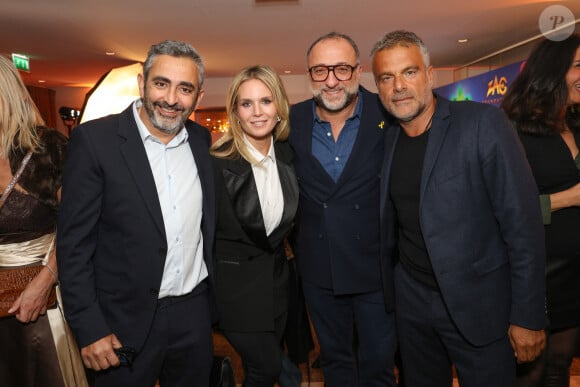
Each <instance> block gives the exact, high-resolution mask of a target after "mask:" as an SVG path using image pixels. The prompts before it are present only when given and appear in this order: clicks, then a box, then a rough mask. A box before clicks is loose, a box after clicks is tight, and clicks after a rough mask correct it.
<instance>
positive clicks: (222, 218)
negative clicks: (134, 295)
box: [213, 142, 298, 331]
mask: <svg viewBox="0 0 580 387" xmlns="http://www.w3.org/2000/svg"><path fill="white" fill-rule="evenodd" d="M274 149H275V152H276V165H277V167H278V173H279V175H280V183H281V186H282V192H283V196H284V212H283V215H282V220H281V222H280V225H279V226H278V227H277V228H276V229H275V230H274V231H273V232H272V233H271V234H270V236H269V237H268V236H266V229H265V226H264V220H263V218H262V210H261V208H260V201H259V199H258V190H257V187H256V183H255V180H254V174H253V173H252V167H251V165H250V163H248V162H247V161H246V160H244V159H243V158H241V157H240V158H236V159H222V158H216V157H214V158H213V162H214V172H215V181H216V197H217V199H216V204H217V224H216V239H215V260H216V264H215V268H216V299H217V306H218V313H219V321H220V322H219V324H220V328H222V329H226V330H236V331H266V330H268V331H273V330H274V317H275V314H276V311H277V310H279V309H280V308H284V305H286V297H287V281H288V267H287V266H288V265H287V260H286V256H285V254H284V239H285V237H286V236H287V234H288V233H289V232H290V230H291V228H292V226H293V224H294V215H295V213H296V207H297V206H298V183H297V181H296V176H295V174H294V168H293V166H292V151H291V150H290V147H289V146H288V144H287V143H280V142H276V143H274ZM275 268H276V270H278V275H277V276H276V281H277V282H276V281H275V279H274V277H275V276H274V270H275ZM275 287H276V289H277V290H276V291H274V289H275ZM284 309H285V308H284Z"/></svg>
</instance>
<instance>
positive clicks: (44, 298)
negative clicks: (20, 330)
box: [8, 267, 56, 323]
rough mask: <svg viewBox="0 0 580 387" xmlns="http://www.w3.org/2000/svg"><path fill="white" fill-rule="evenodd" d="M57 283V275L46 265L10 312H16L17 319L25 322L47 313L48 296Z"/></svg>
mask: <svg viewBox="0 0 580 387" xmlns="http://www.w3.org/2000/svg"><path fill="white" fill-rule="evenodd" d="M55 283H56V279H55V276H54V275H53V274H52V272H51V271H50V270H49V269H48V268H46V267H44V268H43V269H42V270H41V271H40V272H39V273H38V275H37V276H36V277H34V278H33V279H32V281H30V283H29V284H28V286H27V287H26V288H25V289H24V291H23V292H22V293H20V296H18V298H17V299H16V301H14V303H13V304H12V306H11V307H10V309H9V310H8V313H14V314H15V316H16V319H17V320H18V321H20V322H23V323H28V322H32V321H36V319H37V318H38V316H39V315H41V314H45V313H46V309H47V305H46V304H47V302H48V296H49V295H50V292H51V290H52V287H53V286H54V284H55Z"/></svg>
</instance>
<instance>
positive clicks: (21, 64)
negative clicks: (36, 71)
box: [12, 54, 30, 73]
mask: <svg viewBox="0 0 580 387" xmlns="http://www.w3.org/2000/svg"><path fill="white" fill-rule="evenodd" d="M12 63H14V66H15V67H16V68H17V69H18V70H22V71H26V72H27V73H29V72H30V58H29V57H27V56H26V55H22V54H12Z"/></svg>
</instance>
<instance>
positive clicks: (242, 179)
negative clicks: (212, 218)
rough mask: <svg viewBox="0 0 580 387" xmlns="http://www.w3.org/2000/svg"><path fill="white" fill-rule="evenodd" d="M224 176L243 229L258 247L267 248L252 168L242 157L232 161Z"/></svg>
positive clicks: (223, 172) (223, 171) (224, 171)
mask: <svg viewBox="0 0 580 387" xmlns="http://www.w3.org/2000/svg"><path fill="white" fill-rule="evenodd" d="M222 174H223V178H224V183H225V186H226V190H227V191H228V195H229V197H230V200H231V202H232V206H233V209H234V213H235V214H236V215H237V216H238V218H239V219H240V224H241V227H242V229H243V230H244V232H245V233H246V235H248V237H249V238H250V239H251V240H252V241H253V242H254V243H256V244H257V245H258V246H267V245H268V240H267V238H266V228H265V226H264V219H263V217H262V208H261V207H260V200H259V197H258V188H257V187H256V182H255V180H254V175H253V173H252V166H251V165H250V163H248V162H247V161H246V160H244V159H243V158H241V157H240V158H237V159H235V160H231V161H230V162H229V163H228V168H224V169H223V170H222Z"/></svg>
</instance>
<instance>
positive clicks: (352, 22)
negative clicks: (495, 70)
mask: <svg viewBox="0 0 580 387" xmlns="http://www.w3.org/2000/svg"><path fill="white" fill-rule="evenodd" d="M554 4H560V5H564V6H565V7H567V8H568V9H569V10H570V11H572V13H573V15H574V16H575V18H576V19H579V18H580V0H562V1H554V0H553V1H538V0H482V1H478V0H442V1H436V0H405V1H396V0H270V1H268V2H267V3H262V1H260V0H161V1H159V0H157V1H154V0H139V1H137V0H1V4H0V37H1V38H0V54H2V55H6V56H9V55H10V53H12V52H18V53H23V54H27V55H29V56H30V58H31V60H30V67H31V71H30V73H29V74H23V78H24V79H25V82H26V83H28V84H37V82H38V80H41V79H42V80H45V81H46V83H44V84H41V85H44V86H45V87H63V86H92V85H93V84H94V83H96V82H97V81H98V79H99V78H100V77H101V76H102V75H103V74H104V73H106V72H107V71H108V70H110V69H111V68H114V67H119V66H123V65H126V64H130V63H133V62H135V61H143V60H144V58H145V55H146V52H147V50H148V48H149V46H150V45H151V44H153V43H157V42H159V41H161V40H164V39H175V40H185V41H188V42H190V43H191V44H192V45H193V46H195V47H196V48H197V49H198V51H199V52H200V53H201V55H202V57H203V58H204V61H205V65H206V69H207V74H208V76H210V77H222V76H231V75H233V74H234V73H236V72H237V71H238V70H239V69H241V68H242V67H245V66H248V65H252V64H257V63H266V64H270V65H272V66H273V67H274V68H275V69H276V70H277V71H278V72H280V73H284V72H285V71H291V72H292V73H293V74H300V73H304V71H305V67H306V64H305V52H306V49H307V47H308V46H309V45H310V43H311V42H312V41H313V40H314V39H315V38H317V37H318V36H320V35H322V34H324V33H327V32H329V31H339V32H343V33H346V34H349V35H350V36H352V37H353V38H354V40H355V41H356V42H357V43H358V45H359V48H360V50H361V60H362V65H363V70H365V71H368V70H369V60H368V54H369V51H370V49H371V47H372V45H373V44H374V42H375V41H376V40H377V39H378V38H379V37H380V36H381V35H382V34H383V33H385V32H387V31H390V30H394V29H401V28H403V29H408V30H412V31H414V32H416V33H417V34H419V35H420V36H421V37H422V38H423V40H424V41H425V43H426V44H427V46H428V47H429V48H430V50H431V58H432V64H433V65H435V66H436V67H438V68H455V67H457V66H460V65H464V64H466V63H469V62H472V61H474V60H476V59H478V58H481V57H484V56H486V55H488V54H490V53H493V52H496V51H498V50H500V49H502V48H505V47H508V46H511V45H512V44H516V43H518V42H521V41H523V40H526V39H529V38H531V37H533V36H537V35H538V34H539V33H540V30H539V25H538V20H539V17H540V14H541V12H542V11H543V10H545V9H546V8H547V7H548V6H550V5H554ZM463 37H467V38H469V39H470V41H469V42H468V43H466V44H459V43H457V39H459V38H463ZM106 51H115V52H116V55H115V56H106V55H105V52H106Z"/></svg>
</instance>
